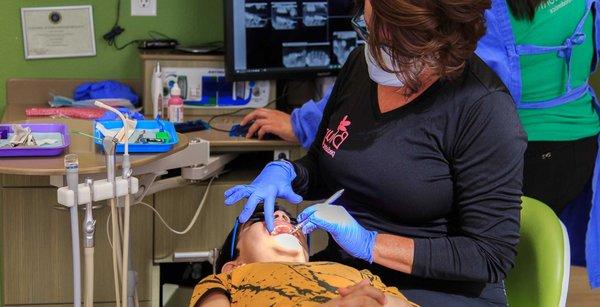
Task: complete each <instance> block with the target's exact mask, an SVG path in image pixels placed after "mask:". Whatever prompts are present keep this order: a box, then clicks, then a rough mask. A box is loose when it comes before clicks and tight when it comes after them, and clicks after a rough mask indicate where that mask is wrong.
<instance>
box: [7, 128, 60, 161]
mask: <svg viewBox="0 0 600 307" xmlns="http://www.w3.org/2000/svg"><path fill="white" fill-rule="evenodd" d="M20 125H21V126H23V127H24V128H27V127H29V128H31V134H33V137H34V138H38V139H39V138H50V139H60V140H59V142H58V143H56V144H46V145H41V146H17V147H10V146H8V147H4V145H6V144H8V142H9V139H10V137H11V135H12V133H13V130H12V125H11V124H1V125H0V127H3V128H5V129H6V127H8V139H7V140H0V157H50V156H58V155H60V154H62V152H63V151H64V150H65V148H67V147H69V145H71V138H70V136H69V129H68V128H67V125H65V124H50V123H49V124H20Z"/></svg>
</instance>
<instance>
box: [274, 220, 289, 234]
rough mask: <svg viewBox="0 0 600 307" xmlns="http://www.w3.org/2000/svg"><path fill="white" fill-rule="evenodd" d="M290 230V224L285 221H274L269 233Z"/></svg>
mask: <svg viewBox="0 0 600 307" xmlns="http://www.w3.org/2000/svg"><path fill="white" fill-rule="evenodd" d="M291 230H292V225H291V224H290V223H286V222H275V229H274V230H273V232H272V233H271V235H273V236H276V235H279V234H282V233H288V234H289V233H290V231H291Z"/></svg>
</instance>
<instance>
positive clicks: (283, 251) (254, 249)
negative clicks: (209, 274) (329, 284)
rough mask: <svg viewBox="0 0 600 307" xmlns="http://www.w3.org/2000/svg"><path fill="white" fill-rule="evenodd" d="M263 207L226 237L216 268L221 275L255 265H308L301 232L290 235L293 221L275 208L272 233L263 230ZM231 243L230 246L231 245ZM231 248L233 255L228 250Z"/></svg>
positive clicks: (285, 213) (304, 241) (303, 237)
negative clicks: (219, 270)
mask: <svg viewBox="0 0 600 307" xmlns="http://www.w3.org/2000/svg"><path fill="white" fill-rule="evenodd" d="M264 220H265V219H264V212H263V207H262V206H259V207H257V208H256V210H255V212H254V214H253V215H252V217H250V219H249V220H248V221H247V222H246V223H244V224H241V225H238V227H237V229H236V228H234V229H233V230H232V231H231V232H230V233H229V236H227V239H226V240H225V243H224V244H223V247H222V248H221V252H220V255H219V258H218V259H217V261H216V263H215V265H216V266H217V268H221V271H222V272H230V271H231V270H233V269H234V268H236V267H238V266H240V265H243V264H248V263H254V262H307V261H308V247H307V243H306V236H304V234H303V233H302V231H298V232H296V233H294V234H290V231H291V230H292V228H293V226H294V225H295V224H296V221H295V219H293V218H291V217H290V215H289V214H288V213H287V212H286V211H284V210H283V209H281V208H278V207H276V208H275V215H274V221H275V230H274V231H273V233H269V232H268V231H267V229H266V227H265V222H264ZM232 241H233V245H232ZM232 246H234V247H235V248H234V249H233V253H232V250H231V247H232Z"/></svg>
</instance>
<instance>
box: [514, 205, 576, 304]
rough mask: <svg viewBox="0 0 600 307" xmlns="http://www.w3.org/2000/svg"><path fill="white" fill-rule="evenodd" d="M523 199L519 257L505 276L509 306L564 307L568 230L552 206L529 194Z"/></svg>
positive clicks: (567, 268) (567, 275)
mask: <svg viewBox="0 0 600 307" xmlns="http://www.w3.org/2000/svg"><path fill="white" fill-rule="evenodd" d="M522 201H523V203H522V206H523V209H522V211H521V239H520V241H519V245H518V246H517V251H518V254H517V259H516V263H515V267H514V268H513V269H512V270H511V271H510V273H509V274H508V277H507V278H506V292H507V296H508V305H509V306H511V307H521V306H527V307H536V306H543V307H553V306H561V307H562V306H565V305H566V301H567V292H568V290H569V273H570V263H571V252H570V249H569V237H568V236H567V230H566V228H565V226H564V225H563V224H562V223H561V221H560V220H559V219H558V217H557V216H556V214H554V211H552V209H550V207H548V206H546V205H545V204H543V203H541V202H540V201H537V200H535V199H532V198H528V197H523V198H522Z"/></svg>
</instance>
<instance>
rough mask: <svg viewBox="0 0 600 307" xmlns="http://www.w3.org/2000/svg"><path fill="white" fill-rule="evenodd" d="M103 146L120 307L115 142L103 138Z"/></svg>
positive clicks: (117, 295)
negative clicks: (111, 190)
mask: <svg viewBox="0 0 600 307" xmlns="http://www.w3.org/2000/svg"><path fill="white" fill-rule="evenodd" d="M102 145H103V146H104V152H105V154H106V179H107V180H108V182H110V183H112V184H113V195H114V196H115V197H113V198H111V199H110V200H109V204H110V218H111V225H112V235H111V236H112V245H113V246H112V258H113V275H114V284H115V302H116V306H117V307H120V306H121V295H120V289H119V276H120V274H119V272H120V269H121V263H120V261H121V255H120V254H121V252H120V244H121V243H120V240H119V229H118V226H117V221H118V218H117V205H116V199H117V198H116V195H117V186H116V185H115V147H116V145H117V141H116V140H113V139H111V138H110V137H105V138H104V141H103V142H102Z"/></svg>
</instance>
